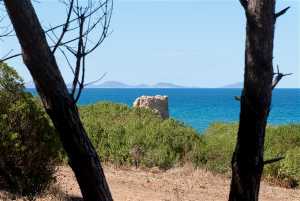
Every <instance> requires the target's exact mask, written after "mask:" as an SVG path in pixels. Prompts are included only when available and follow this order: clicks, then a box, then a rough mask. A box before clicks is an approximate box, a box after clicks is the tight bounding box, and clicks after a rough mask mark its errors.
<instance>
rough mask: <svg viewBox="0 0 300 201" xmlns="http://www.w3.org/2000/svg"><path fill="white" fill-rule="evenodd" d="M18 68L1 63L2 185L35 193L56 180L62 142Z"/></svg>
mask: <svg viewBox="0 0 300 201" xmlns="http://www.w3.org/2000/svg"><path fill="white" fill-rule="evenodd" d="M24 89H25V88H24V83H23V81H22V79H21V78H20V77H19V76H18V75H17V73H16V71H15V70H13V69H12V68H10V67H8V66H7V65H6V64H3V63H2V64H1V63H0V185H1V188H3V187H4V188H7V189H8V190H9V191H11V192H13V193H17V194H21V195H27V196H33V195H35V194H36V193H39V192H42V191H43V190H45V189H46V188H47V187H48V186H49V185H50V184H51V182H52V181H53V180H54V175H53V174H54V172H55V167H56V165H57V162H58V159H59V153H61V152H60V149H61V145H60V142H59V139H58V135H57V134H56V132H55V129H54V128H53V126H52V125H51V124H50V121H49V118H48V117H47V116H46V113H45V112H44V109H43V108H42V107H41V105H40V104H39V103H38V100H37V99H36V98H35V97H33V96H32V95H31V94H30V93H26V92H24Z"/></svg>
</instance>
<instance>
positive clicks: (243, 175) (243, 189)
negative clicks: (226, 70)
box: [229, 0, 275, 201]
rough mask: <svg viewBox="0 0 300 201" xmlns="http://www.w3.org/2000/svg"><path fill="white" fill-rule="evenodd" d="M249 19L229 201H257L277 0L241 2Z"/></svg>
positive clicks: (268, 100) (271, 75) (270, 79)
mask: <svg viewBox="0 0 300 201" xmlns="http://www.w3.org/2000/svg"><path fill="white" fill-rule="evenodd" d="M240 1H241V3H242V5H243V7H244V8H245V13H246V18H247V28H246V34H247V36H246V51H245V74H244V89H243V92H242V96H241V105H240V107H241V109H240V122H239V130H238V137H237V145H236V147H235V151H234V154H233V157H232V180H231V187H230V195H229V201H257V200H258V196H259V188H260V180H261V175H262V172H263V167H264V140H265V129H266V125H267V118H268V115H269V110H270V104H271V99H272V79H273V64H272V60H273V39H274V24H275V0H248V1H247V0H240Z"/></svg>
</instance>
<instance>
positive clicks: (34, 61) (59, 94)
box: [4, 0, 112, 201]
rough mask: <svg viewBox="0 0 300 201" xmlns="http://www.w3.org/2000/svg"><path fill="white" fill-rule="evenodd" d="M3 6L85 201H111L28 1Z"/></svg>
mask: <svg viewBox="0 0 300 201" xmlns="http://www.w3.org/2000/svg"><path fill="white" fill-rule="evenodd" d="M4 3H5V7H6V9H7V11H8V15H9V17H10V19H11V21H12V24H13V27H14V29H15V32H16V34H17V37H18V39H19V42H20V44H21V47H22V52H23V60H24V63H25V64H26V66H27V68H28V69H29V71H30V73H31V75H32V77H33V80H34V82H35V85H36V87H37V90H38V92H39V94H40V96H41V99H42V101H43V104H44V107H45V109H46V111H47V113H48V114H49V116H50V118H51V119H52V121H53V123H54V125H55V127H56V129H57V131H58V132H59V134H60V138H61V141H62V143H63V146H64V149H65V150H66V152H67V154H68V157H69V163H70V166H71V168H72V169H73V171H74V173H75V176H76V178H77V181H78V183H79V186H80V189H81V192H82V195H83V198H84V200H86V201H111V200H112V197H111V194H110V191H109V187H108V184H107V182H106V179H105V176H104V173H103V170H102V167H101V164H100V161H99V158H98V156H97V153H96V152H95V149H94V147H93V146H92V144H91V142H90V140H89V139H88V137H87V135H86V132H85V130H84V128H83V126H82V123H81V120H80V118H79V114H78V111H77V107H76V105H75V104H74V101H73V99H72V97H71V96H70V95H69V93H68V90H67V87H66V84H65V83H64V80H63V78H62V75H61V73H60V71H59V68H58V66H57V63H56V60H55V58H54V56H53V54H52V53H51V50H50V48H49V45H48V44H47V41H46V38H45V35H44V32H43V30H42V27H41V25H40V22H39V20H38V17H37V16H36V14H35V11H34V8H33V6H32V4H31V1H30V0H5V1H4Z"/></svg>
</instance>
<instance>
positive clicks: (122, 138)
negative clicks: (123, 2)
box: [80, 102, 300, 187]
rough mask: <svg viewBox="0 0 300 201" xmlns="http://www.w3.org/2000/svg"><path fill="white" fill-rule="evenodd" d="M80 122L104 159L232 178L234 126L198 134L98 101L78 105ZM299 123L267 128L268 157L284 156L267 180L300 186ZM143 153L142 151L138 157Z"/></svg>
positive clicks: (176, 123)
mask: <svg viewBox="0 0 300 201" xmlns="http://www.w3.org/2000/svg"><path fill="white" fill-rule="evenodd" d="M80 114H81V118H82V121H83V123H84V125H85V127H86V129H87V132H88V134H89V137H90V139H91V141H92V142H93V144H94V145H95V147H96V150H97V152H98V154H99V157H100V158H101V160H102V161H105V162H110V163H113V164H116V165H134V164H135V161H136V160H138V161H137V162H138V164H139V165H140V166H144V167H159V168H162V169H168V168H171V167H174V166H179V165H183V164H185V163H193V165H194V166H195V167H200V168H206V169H208V170H210V171H213V172H217V173H223V174H228V175H229V174H230V172H231V164H230V162H231V156H232V153H233V151H234V146H235V143H236V133H237V129H238V125H237V124H236V123H213V124H211V126H210V127H209V128H208V129H207V130H206V131H204V133H198V132H197V131H195V130H194V129H192V128H191V127H189V126H188V125H185V124H183V123H182V122H179V121H176V120H174V119H167V120H163V119H161V118H160V117H159V116H157V115H156V114H154V113H153V112H151V111H149V110H147V109H142V108H130V107H128V106H126V105H122V104H114V103H108V102H104V103H103V102H100V103H96V104H93V105H87V106H82V107H80ZM299 149H300V125H299V124H289V125H280V126H268V127H267V131H266V142H265V158H266V159H269V158H276V157H284V159H283V160H281V161H278V162H277V163H272V164H268V165H266V166H265V168H264V177H265V178H266V179H267V180H269V181H272V182H275V183H276V182H277V183H278V184H280V185H284V186H286V187H295V186H296V185H297V184H298V183H299V182H300V160H299V159H300V152H299ZM135 152H139V153H135Z"/></svg>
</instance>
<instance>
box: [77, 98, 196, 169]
mask: <svg viewBox="0 0 300 201" xmlns="http://www.w3.org/2000/svg"><path fill="white" fill-rule="evenodd" d="M80 114H81V117H82V120H83V122H84V125H85V127H86V129H87V132H88V133H89V135H90V139H91V140H92V142H93V144H94V145H95V147H96V150H97V152H98V154H99V156H100V158H101V160H102V161H107V162H112V163H114V164H118V165H126V164H127V165H130V164H136V165H137V164H139V165H143V166H146V167H153V166H158V167H160V168H164V169H165V168H170V167H173V166H174V165H176V164H182V163H184V162H185V161H190V160H192V157H193V153H194V150H195V149H196V148H197V147H198V146H200V144H201V143H202V140H201V137H200V136H199V135H198V134H197V133H196V131H195V130H193V129H192V128H190V127H187V126H185V125H184V124H183V123H181V122H178V121H175V120H173V119H168V120H163V119H161V118H160V117H158V116H157V115H155V114H154V113H153V112H151V111H149V110H146V109H138V108H133V109H131V108H129V107H128V106H126V105H118V104H112V103H97V104H94V105H89V106H82V107H81V108H80ZM200 147H201V146H200Z"/></svg>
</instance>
